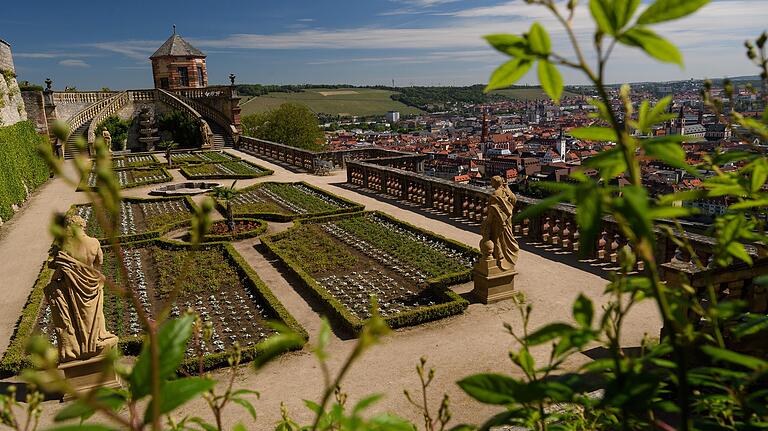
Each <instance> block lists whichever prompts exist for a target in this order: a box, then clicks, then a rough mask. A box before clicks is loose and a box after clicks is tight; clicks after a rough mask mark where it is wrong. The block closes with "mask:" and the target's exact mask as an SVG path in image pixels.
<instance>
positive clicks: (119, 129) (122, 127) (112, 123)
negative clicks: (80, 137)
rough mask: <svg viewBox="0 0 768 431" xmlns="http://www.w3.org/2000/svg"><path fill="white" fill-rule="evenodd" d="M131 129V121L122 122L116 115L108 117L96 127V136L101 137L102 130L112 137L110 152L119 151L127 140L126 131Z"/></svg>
mask: <svg viewBox="0 0 768 431" xmlns="http://www.w3.org/2000/svg"><path fill="white" fill-rule="evenodd" d="M130 128H131V120H123V119H121V118H120V117H118V116H117V115H110V116H109V117H107V118H105V119H104V120H103V121H102V122H101V123H99V124H98V125H97V126H96V130H95V133H96V136H102V132H103V131H104V130H107V131H109V134H110V136H112V150H114V151H120V150H122V149H123V148H124V147H125V142H126V141H127V140H128V129H130Z"/></svg>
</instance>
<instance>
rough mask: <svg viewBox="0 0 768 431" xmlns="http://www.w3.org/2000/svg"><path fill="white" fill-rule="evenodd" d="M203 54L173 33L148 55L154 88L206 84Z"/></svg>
mask: <svg viewBox="0 0 768 431" xmlns="http://www.w3.org/2000/svg"><path fill="white" fill-rule="evenodd" d="M205 57H206V56H205V54H203V52H202V51H200V50H199V49H197V48H195V47H194V46H192V45H190V44H189V42H187V41H186V40H184V39H183V38H182V37H181V36H179V35H178V34H176V26H173V34H172V35H171V37H169V38H168V40H166V41H165V43H164V44H162V45H161V46H160V48H158V49H157V51H155V53H154V54H152V56H151V57H149V59H150V60H152V77H153V79H154V82H155V88H162V89H165V90H176V89H182V88H201V87H207V86H208V71H207V70H206V66H205Z"/></svg>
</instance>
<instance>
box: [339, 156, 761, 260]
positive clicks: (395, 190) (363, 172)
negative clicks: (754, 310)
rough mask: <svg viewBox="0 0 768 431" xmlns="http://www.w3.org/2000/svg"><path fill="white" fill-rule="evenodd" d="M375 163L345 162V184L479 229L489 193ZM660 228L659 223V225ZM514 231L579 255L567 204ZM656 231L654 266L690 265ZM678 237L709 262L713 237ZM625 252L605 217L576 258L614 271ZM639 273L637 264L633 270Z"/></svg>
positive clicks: (526, 203)
mask: <svg viewBox="0 0 768 431" xmlns="http://www.w3.org/2000/svg"><path fill="white" fill-rule="evenodd" d="M375 161H376V160H366V161H348V162H347V183H349V184H351V185H354V186H357V187H360V188H363V189H367V190H371V191H373V192H377V193H381V194H383V195H386V196H389V197H392V198H394V199H397V200H398V201H402V202H407V203H409V204H410V205H413V204H415V205H416V206H418V207H421V208H424V209H425V210H427V211H429V212H432V213H437V214H443V215H445V216H446V217H448V218H450V219H452V220H461V221H463V222H465V223H467V224H469V225H478V224H480V223H481V222H482V220H483V218H484V217H485V215H486V213H487V200H488V196H489V195H490V193H491V190H490V188H483V187H477V186H473V185H468V184H460V183H454V182H452V181H448V180H444V179H440V178H435V177H430V176H426V175H423V174H419V173H415V172H410V171H407V170H402V169H398V168H394V167H391V166H380V165H378V164H375V163H374V162H375ZM539 202H540V201H539V200H538V199H533V198H529V197H525V196H518V197H517V204H516V205H515V210H516V211H517V212H520V211H524V210H525V209H526V208H528V207H530V206H532V205H535V204H537V203H539ZM659 223H661V224H663V223H664V221H659ZM514 231H515V234H516V235H518V236H519V237H521V239H522V241H524V242H527V243H530V244H536V245H538V246H544V247H545V248H546V249H549V250H552V251H556V252H557V253H559V254H563V253H565V254H569V253H572V254H574V255H576V254H578V252H579V240H580V236H581V233H580V232H579V229H578V224H577V223H576V208H575V207H574V206H573V205H570V204H559V205H555V206H554V207H552V208H549V209H548V210H546V211H544V212H542V213H540V214H538V215H536V216H533V217H530V218H526V219H524V220H521V221H520V222H519V223H517V224H515V226H514ZM656 231H657V235H656V239H657V242H656V247H657V250H656V252H655V255H656V258H657V260H658V261H659V262H670V261H671V260H673V258H675V256H676V257H677V259H678V260H681V261H685V262H686V264H690V262H691V261H692V259H691V257H690V256H688V255H686V254H685V253H682V252H681V251H680V250H678V249H677V246H676V244H675V243H674V242H673V241H672V240H671V239H669V238H668V237H667V235H665V234H664V233H663V232H662V228H660V227H657V228H656ZM681 238H685V239H686V240H687V241H688V243H689V244H690V246H691V247H692V249H693V250H694V252H695V253H696V257H697V258H698V260H700V261H702V262H705V263H706V262H709V260H710V257H711V255H712V250H713V248H714V245H715V239H714V238H711V237H708V236H704V235H699V234H695V233H688V232H687V233H685V234H683V235H682V236H681ZM624 247H629V244H628V241H627V240H626V238H625V237H624V235H623V233H622V229H621V226H620V225H619V224H618V222H616V220H614V219H613V218H612V217H608V216H606V217H603V219H602V224H601V229H600V231H599V234H598V236H597V238H596V239H595V244H593V247H592V249H593V251H592V253H590V254H589V255H587V256H583V255H580V257H581V258H582V259H584V260H586V261H588V262H589V263H590V264H593V265H598V266H601V267H607V268H616V267H618V260H619V252H620V250H621V249H622V248H624ZM747 248H748V251H749V252H750V253H751V254H753V255H757V254H758V251H757V250H756V249H755V247H753V246H748V247H747ZM694 260H695V259H694ZM643 269H644V268H643V265H642V262H640V263H638V264H637V266H636V268H635V270H637V271H642V270H643ZM665 272H666V271H665Z"/></svg>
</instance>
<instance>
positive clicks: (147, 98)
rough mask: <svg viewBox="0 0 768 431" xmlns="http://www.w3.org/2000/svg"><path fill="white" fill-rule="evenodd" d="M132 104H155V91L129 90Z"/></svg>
mask: <svg viewBox="0 0 768 431" xmlns="http://www.w3.org/2000/svg"><path fill="white" fill-rule="evenodd" d="M128 97H130V99H131V101H132V102H154V101H155V90H128Z"/></svg>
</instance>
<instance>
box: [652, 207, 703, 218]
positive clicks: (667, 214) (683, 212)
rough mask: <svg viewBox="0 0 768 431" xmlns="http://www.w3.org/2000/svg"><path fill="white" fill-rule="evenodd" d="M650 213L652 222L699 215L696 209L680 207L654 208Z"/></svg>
mask: <svg viewBox="0 0 768 431" xmlns="http://www.w3.org/2000/svg"><path fill="white" fill-rule="evenodd" d="M650 212H651V214H650V217H651V218H652V219H654V220H658V219H675V218H682V217H689V216H692V215H695V214H698V213H699V211H698V209H697V208H693V207H682V206H661V207H654V208H651V209H650Z"/></svg>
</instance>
